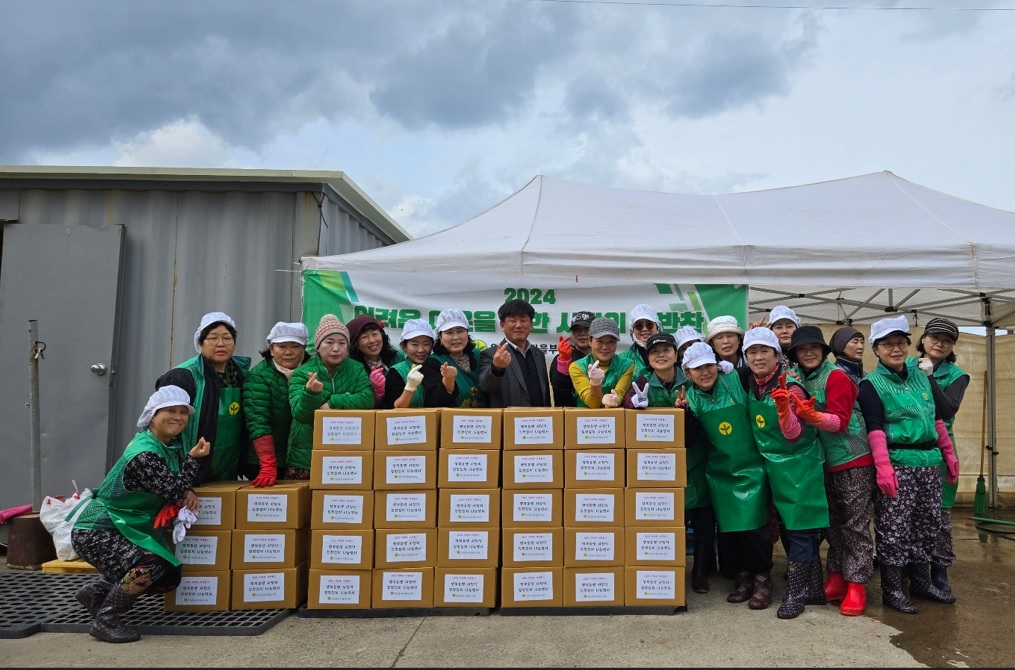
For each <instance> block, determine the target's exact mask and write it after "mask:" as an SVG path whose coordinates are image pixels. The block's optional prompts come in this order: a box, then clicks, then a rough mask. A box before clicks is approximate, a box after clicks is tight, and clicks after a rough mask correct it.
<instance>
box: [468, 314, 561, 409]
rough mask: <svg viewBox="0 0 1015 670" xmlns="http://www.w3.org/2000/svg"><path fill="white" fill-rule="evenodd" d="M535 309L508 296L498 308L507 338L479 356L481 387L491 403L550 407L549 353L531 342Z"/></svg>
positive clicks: (498, 405) (496, 404)
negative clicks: (547, 360)
mask: <svg viewBox="0 0 1015 670" xmlns="http://www.w3.org/2000/svg"><path fill="white" fill-rule="evenodd" d="M535 316H536V310H535V308H533V307H532V305H530V304H529V303H527V302H526V301H524V300H508V301H507V302H505V303H504V304H503V305H501V306H500V308H499V309H498V310H497V317H498V318H499V319H500V329H501V330H502V331H503V332H504V339H503V340H501V341H500V343H499V344H497V346H493V347H488V348H486V349H484V350H483V353H482V354H480V357H479V388H480V389H481V390H482V391H483V392H484V393H486V397H487V406H489V407H549V406H550V378H549V376H548V374H547V369H546V353H545V352H544V351H543V350H542V349H540V348H539V347H537V346H534V345H532V344H531V343H530V342H529V334H531V333H532V325H533V323H534V320H535Z"/></svg>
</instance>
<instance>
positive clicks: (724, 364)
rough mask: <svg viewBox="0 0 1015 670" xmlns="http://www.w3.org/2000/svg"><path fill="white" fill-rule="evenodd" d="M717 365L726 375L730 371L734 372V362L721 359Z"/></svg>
mask: <svg viewBox="0 0 1015 670" xmlns="http://www.w3.org/2000/svg"><path fill="white" fill-rule="evenodd" d="M716 365H718V366H719V372H721V373H723V374H724V375H728V374H729V373H731V372H733V364H732V363H730V362H729V361H719V362H718V363H716Z"/></svg>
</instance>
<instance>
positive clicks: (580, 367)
mask: <svg viewBox="0 0 1015 670" xmlns="http://www.w3.org/2000/svg"><path fill="white" fill-rule="evenodd" d="M589 337H590V338H591V339H592V353H590V354H589V355H588V356H585V357H584V358H580V359H578V360H577V361H572V363H571V366H570V367H569V368H568V373H569V374H570V375H571V381H572V383H573V384H574V390H575V395H576V400H575V402H576V404H577V406H578V407H591V408H592V409H599V408H600V407H603V406H604V405H603V398H604V396H607V395H610V393H611V392H613V393H614V395H615V397H616V398H623V397H624V396H625V395H626V394H627V390H628V389H629V388H630V387H631V379H632V377H633V376H634V363H633V362H631V361H630V360H629V359H627V358H621V357H620V356H618V355H617V343H618V342H619V341H620V328H619V327H618V326H617V322H616V321H614V320H613V319H611V318H609V317H605V316H601V317H598V318H596V319H594V320H593V321H592V325H590V326H589Z"/></svg>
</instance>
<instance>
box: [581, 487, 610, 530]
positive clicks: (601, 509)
mask: <svg viewBox="0 0 1015 670" xmlns="http://www.w3.org/2000/svg"><path fill="white" fill-rule="evenodd" d="M614 498H616V496H615V495H614V494H612V493H577V494H575V497H574V520H575V521H597V522H605V523H613V518H614V516H615V514H616V505H615V500H614Z"/></svg>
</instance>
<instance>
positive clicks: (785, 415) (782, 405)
mask: <svg viewBox="0 0 1015 670" xmlns="http://www.w3.org/2000/svg"><path fill="white" fill-rule="evenodd" d="M789 398H790V392H789V389H788V388H786V373H785V372H783V373H782V374H781V375H779V388H777V389H772V400H774V401H775V409H776V411H777V412H778V413H779V423H780V424H784V423H788V422H789V417H790V415H791V414H792V413H793V408H792V407H791V406H790V400H789Z"/></svg>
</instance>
